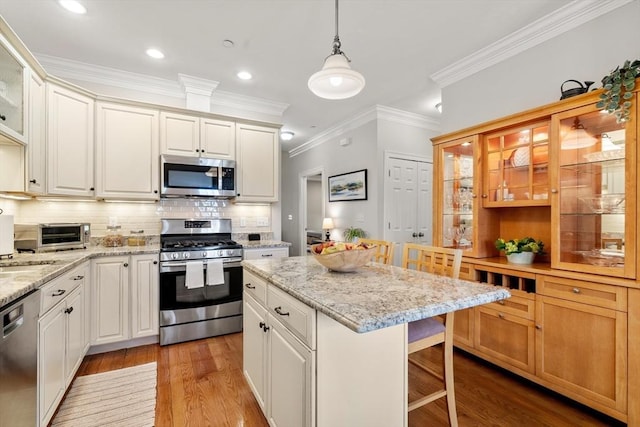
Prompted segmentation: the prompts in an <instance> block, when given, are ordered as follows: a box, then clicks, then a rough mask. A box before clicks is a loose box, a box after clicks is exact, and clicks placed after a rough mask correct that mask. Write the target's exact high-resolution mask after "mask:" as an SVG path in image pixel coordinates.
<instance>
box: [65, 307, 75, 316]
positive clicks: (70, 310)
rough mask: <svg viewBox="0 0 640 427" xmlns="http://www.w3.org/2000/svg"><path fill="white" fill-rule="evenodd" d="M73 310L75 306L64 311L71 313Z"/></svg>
mask: <svg viewBox="0 0 640 427" xmlns="http://www.w3.org/2000/svg"><path fill="white" fill-rule="evenodd" d="M72 311H73V307H69V308H67V309H66V310H65V311H64V312H65V313H67V314H70V313H71V312H72Z"/></svg>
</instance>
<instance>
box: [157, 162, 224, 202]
mask: <svg viewBox="0 0 640 427" xmlns="http://www.w3.org/2000/svg"><path fill="white" fill-rule="evenodd" d="M160 180H161V182H162V186H161V187H160V197H224V198H229V197H235V196H236V162H235V161H234V160H220V159H212V158H207V157H187V156H170V155H162V156H160Z"/></svg>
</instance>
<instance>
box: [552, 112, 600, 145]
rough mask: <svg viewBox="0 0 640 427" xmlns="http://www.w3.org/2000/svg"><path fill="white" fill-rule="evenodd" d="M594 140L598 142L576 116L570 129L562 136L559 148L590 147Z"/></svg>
mask: <svg viewBox="0 0 640 427" xmlns="http://www.w3.org/2000/svg"><path fill="white" fill-rule="evenodd" d="M596 142H598V138H596V137H595V136H593V135H591V134H590V133H589V132H587V130H586V129H585V128H584V126H583V125H582V123H580V121H579V120H578V118H577V117H576V119H575V121H574V123H573V126H571V130H569V132H567V133H566V134H565V135H564V136H563V137H562V143H561V144H560V148H561V149H562V150H577V149H579V148H586V147H591V146H592V145H594V144H595V143H596Z"/></svg>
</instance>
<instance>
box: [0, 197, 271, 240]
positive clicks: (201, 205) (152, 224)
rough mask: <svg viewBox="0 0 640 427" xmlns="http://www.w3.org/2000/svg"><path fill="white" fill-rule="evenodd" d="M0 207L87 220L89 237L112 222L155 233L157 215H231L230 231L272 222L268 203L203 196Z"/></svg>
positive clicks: (254, 229)
mask: <svg viewBox="0 0 640 427" xmlns="http://www.w3.org/2000/svg"><path fill="white" fill-rule="evenodd" d="M0 209H3V210H4V211H5V213H7V214H13V215H14V216H15V222H16V223H46V222H49V223H51V222H89V223H91V234H92V236H104V235H105V234H106V232H107V225H109V224H110V223H113V222H117V224H118V225H120V226H121V230H122V233H123V234H128V233H129V231H130V230H144V231H145V234H146V235H157V234H159V233H160V219H161V218H231V223H232V226H233V232H234V234H235V233H269V232H271V231H272V229H271V226H272V223H273V221H272V218H271V207H270V206H269V205H253V204H252V205H248V204H238V205H236V204H234V203H232V202H231V201H229V200H217V199H207V198H203V199H179V198H176V199H161V200H160V201H158V202H155V203H135V202H118V203H109V202H103V201H100V202H87V201H40V200H27V201H19V202H17V201H13V200H7V199H0Z"/></svg>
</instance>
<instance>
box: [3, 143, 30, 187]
mask: <svg viewBox="0 0 640 427" xmlns="http://www.w3.org/2000/svg"><path fill="white" fill-rule="evenodd" d="M24 152H25V146H24V145H21V144H18V143H15V142H11V141H0V164H1V165H2V167H1V168H0V191H18V192H21V191H24V180H25V175H24V172H25V167H24V166H25V165H24V158H25V156H24Z"/></svg>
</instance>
